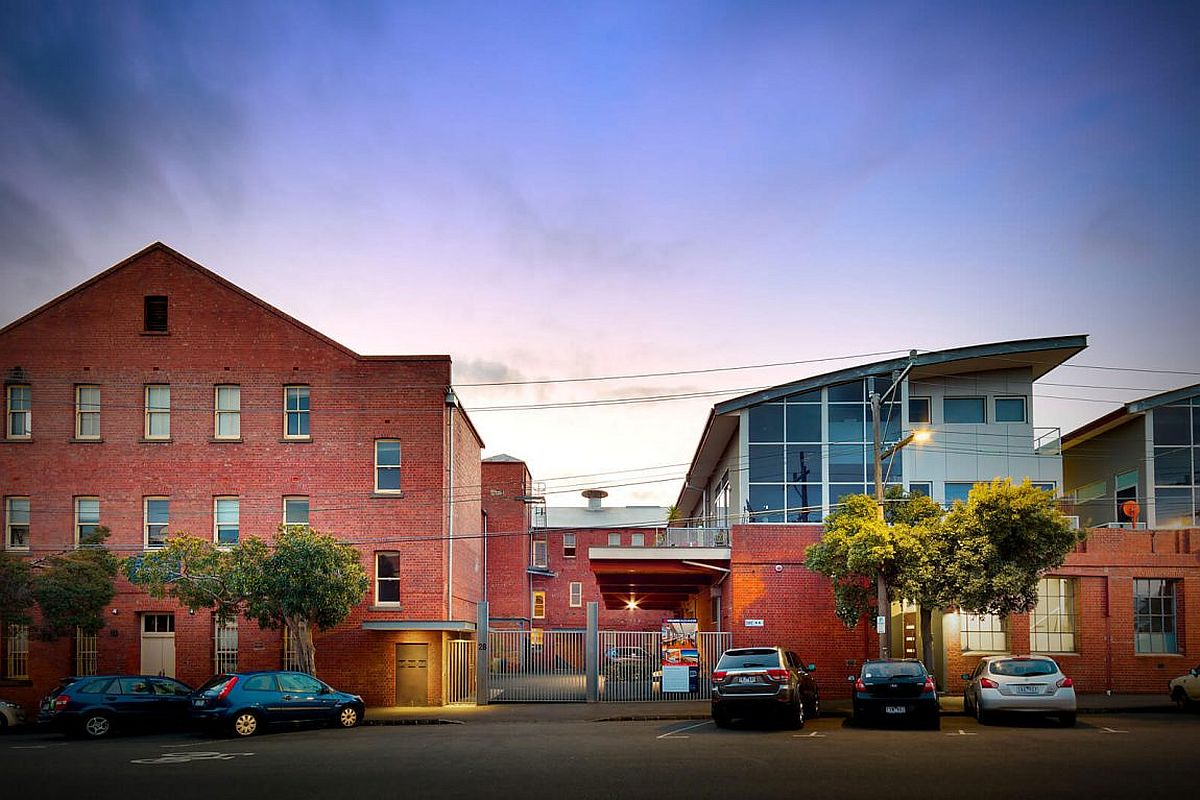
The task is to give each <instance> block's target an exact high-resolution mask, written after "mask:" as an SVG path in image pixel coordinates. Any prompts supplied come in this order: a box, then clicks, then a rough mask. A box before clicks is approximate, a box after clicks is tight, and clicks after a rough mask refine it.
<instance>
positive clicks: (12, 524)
mask: <svg viewBox="0 0 1200 800" xmlns="http://www.w3.org/2000/svg"><path fill="white" fill-rule="evenodd" d="M4 546H5V547H6V548H8V549H9V550H28V549H29V498H28V497H6V498H4Z"/></svg>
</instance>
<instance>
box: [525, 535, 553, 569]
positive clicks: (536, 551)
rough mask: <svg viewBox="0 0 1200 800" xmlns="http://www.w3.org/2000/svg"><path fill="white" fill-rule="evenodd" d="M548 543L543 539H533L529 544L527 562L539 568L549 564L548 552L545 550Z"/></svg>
mask: <svg viewBox="0 0 1200 800" xmlns="http://www.w3.org/2000/svg"><path fill="white" fill-rule="evenodd" d="M547 545H548V543H547V542H546V540H545V539H534V540H533V542H532V543H531V545H530V553H529V563H530V564H532V565H533V566H535V567H539V568H540V569H546V568H547V567H549V566H550V554H549V553H548V552H547V550H548V546H547Z"/></svg>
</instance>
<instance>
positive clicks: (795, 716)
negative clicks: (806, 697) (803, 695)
mask: <svg viewBox="0 0 1200 800" xmlns="http://www.w3.org/2000/svg"><path fill="white" fill-rule="evenodd" d="M787 726H788V727H789V728H791V729H792V730H794V731H798V730H800V729H801V728H803V727H804V702H803V701H798V702H797V703H796V705H794V706H792V707H791V708H789V709H788V710H787Z"/></svg>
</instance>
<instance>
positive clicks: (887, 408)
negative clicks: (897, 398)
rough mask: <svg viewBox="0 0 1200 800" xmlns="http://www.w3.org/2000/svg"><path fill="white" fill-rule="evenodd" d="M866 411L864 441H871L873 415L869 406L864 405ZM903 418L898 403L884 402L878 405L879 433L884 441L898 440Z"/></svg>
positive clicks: (872, 438)
mask: <svg viewBox="0 0 1200 800" xmlns="http://www.w3.org/2000/svg"><path fill="white" fill-rule="evenodd" d="M864 408H865V409H866V412H867V427H866V431H865V435H866V439H864V441H873V440H874V438H875V431H874V429H873V427H872V426H873V425H874V421H875V416H874V412H873V410H872V409H871V407H870V406H864ZM903 422H904V420H903V419H902V418H901V416H900V404H899V403H884V404H883V405H882V406H880V407H879V433H880V436H881V437H882V439H883V441H884V442H898V441H900V427H901V424H902V423H903Z"/></svg>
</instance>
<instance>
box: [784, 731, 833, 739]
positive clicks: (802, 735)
mask: <svg viewBox="0 0 1200 800" xmlns="http://www.w3.org/2000/svg"><path fill="white" fill-rule="evenodd" d="M824 736H825V734H823V733H818V732H817V731H813V732H812V733H793V734H792V738H793V739H821V738H824Z"/></svg>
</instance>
